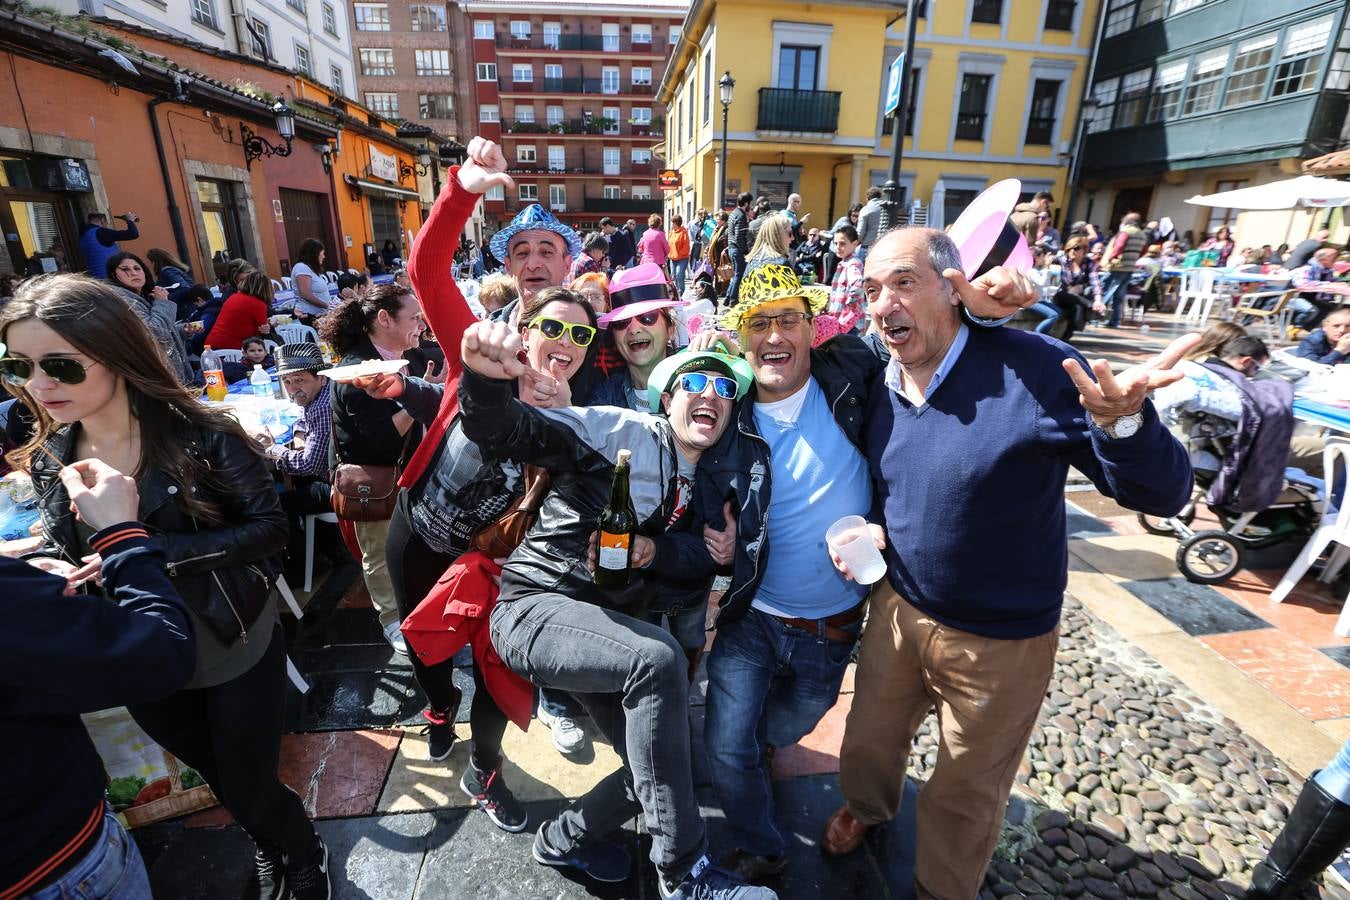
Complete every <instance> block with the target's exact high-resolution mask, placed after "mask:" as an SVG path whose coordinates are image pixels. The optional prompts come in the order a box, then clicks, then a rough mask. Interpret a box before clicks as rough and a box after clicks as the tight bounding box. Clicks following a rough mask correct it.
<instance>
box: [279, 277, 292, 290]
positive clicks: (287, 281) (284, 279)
mask: <svg viewBox="0 0 1350 900" xmlns="http://www.w3.org/2000/svg"><path fill="white" fill-rule="evenodd" d="M281 284H282V285H283V286H284V287H285V289H286V290H288V291H293V290H295V282H294V281H292V280H291V276H289V275H282V276H281Z"/></svg>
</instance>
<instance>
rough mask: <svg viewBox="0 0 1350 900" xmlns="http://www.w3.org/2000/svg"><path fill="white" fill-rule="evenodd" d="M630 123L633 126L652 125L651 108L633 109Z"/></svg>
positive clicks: (637, 107)
mask: <svg viewBox="0 0 1350 900" xmlns="http://www.w3.org/2000/svg"><path fill="white" fill-rule="evenodd" d="M630 121H631V122H632V123H633V124H634V125H650V124H652V108H651V107H650V106H635V107H633V116H632V118H631V120H630Z"/></svg>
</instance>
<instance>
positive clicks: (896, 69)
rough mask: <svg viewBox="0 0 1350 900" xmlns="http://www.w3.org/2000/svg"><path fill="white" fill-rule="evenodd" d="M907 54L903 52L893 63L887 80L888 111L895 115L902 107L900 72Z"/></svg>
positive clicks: (888, 113) (886, 113) (887, 112)
mask: <svg viewBox="0 0 1350 900" xmlns="http://www.w3.org/2000/svg"><path fill="white" fill-rule="evenodd" d="M904 66H905V54H903V53H901V54H900V55H899V56H897V57H896V58H895V61H894V62H892V63H891V74H890V78H889V79H888V80H887V82H886V112H885V115H888V116H889V115H893V114H894V113H895V111H896V110H897V109H899V108H900V74H901V73H902V72H903V71H904Z"/></svg>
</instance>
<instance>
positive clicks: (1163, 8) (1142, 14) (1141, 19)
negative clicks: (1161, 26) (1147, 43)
mask: <svg viewBox="0 0 1350 900" xmlns="http://www.w3.org/2000/svg"><path fill="white" fill-rule="evenodd" d="M1166 14H1167V0H1139V11H1138V12H1136V13H1135V14H1134V27H1135V28H1138V27H1140V26H1141V25H1147V24H1148V23H1149V22H1156V21H1158V20H1159V19H1161V18H1162V17H1163V16H1164V15H1166Z"/></svg>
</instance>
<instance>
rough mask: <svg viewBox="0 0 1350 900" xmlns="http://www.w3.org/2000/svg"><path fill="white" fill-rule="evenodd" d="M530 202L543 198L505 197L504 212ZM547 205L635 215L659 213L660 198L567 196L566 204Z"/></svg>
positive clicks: (567, 210)
mask: <svg viewBox="0 0 1350 900" xmlns="http://www.w3.org/2000/svg"><path fill="white" fill-rule="evenodd" d="M531 203H544V201H543V200H521V199H519V198H518V197H507V198H506V202H505V208H506V212H507V213H508V214H514V213H518V212H520V211H521V210H522V209H524V208H525V207H527V206H529V205H530V204H531ZM545 205H546V206H549V208H550V209H552V210H553V211H554V212H572V213H620V214H623V215H635V214H643V213H659V212H660V211H661V200H660V198H659V197H652V198H651V199H650V200H634V199H632V198H631V197H625V198H623V199H621V200H606V199H605V198H603V197H591V196H585V197H580V198H578V197H573V196H570V195H569V196H568V198H567V205H566V206H564V207H562V208H559V207H557V206H551V205H550V204H545Z"/></svg>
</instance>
